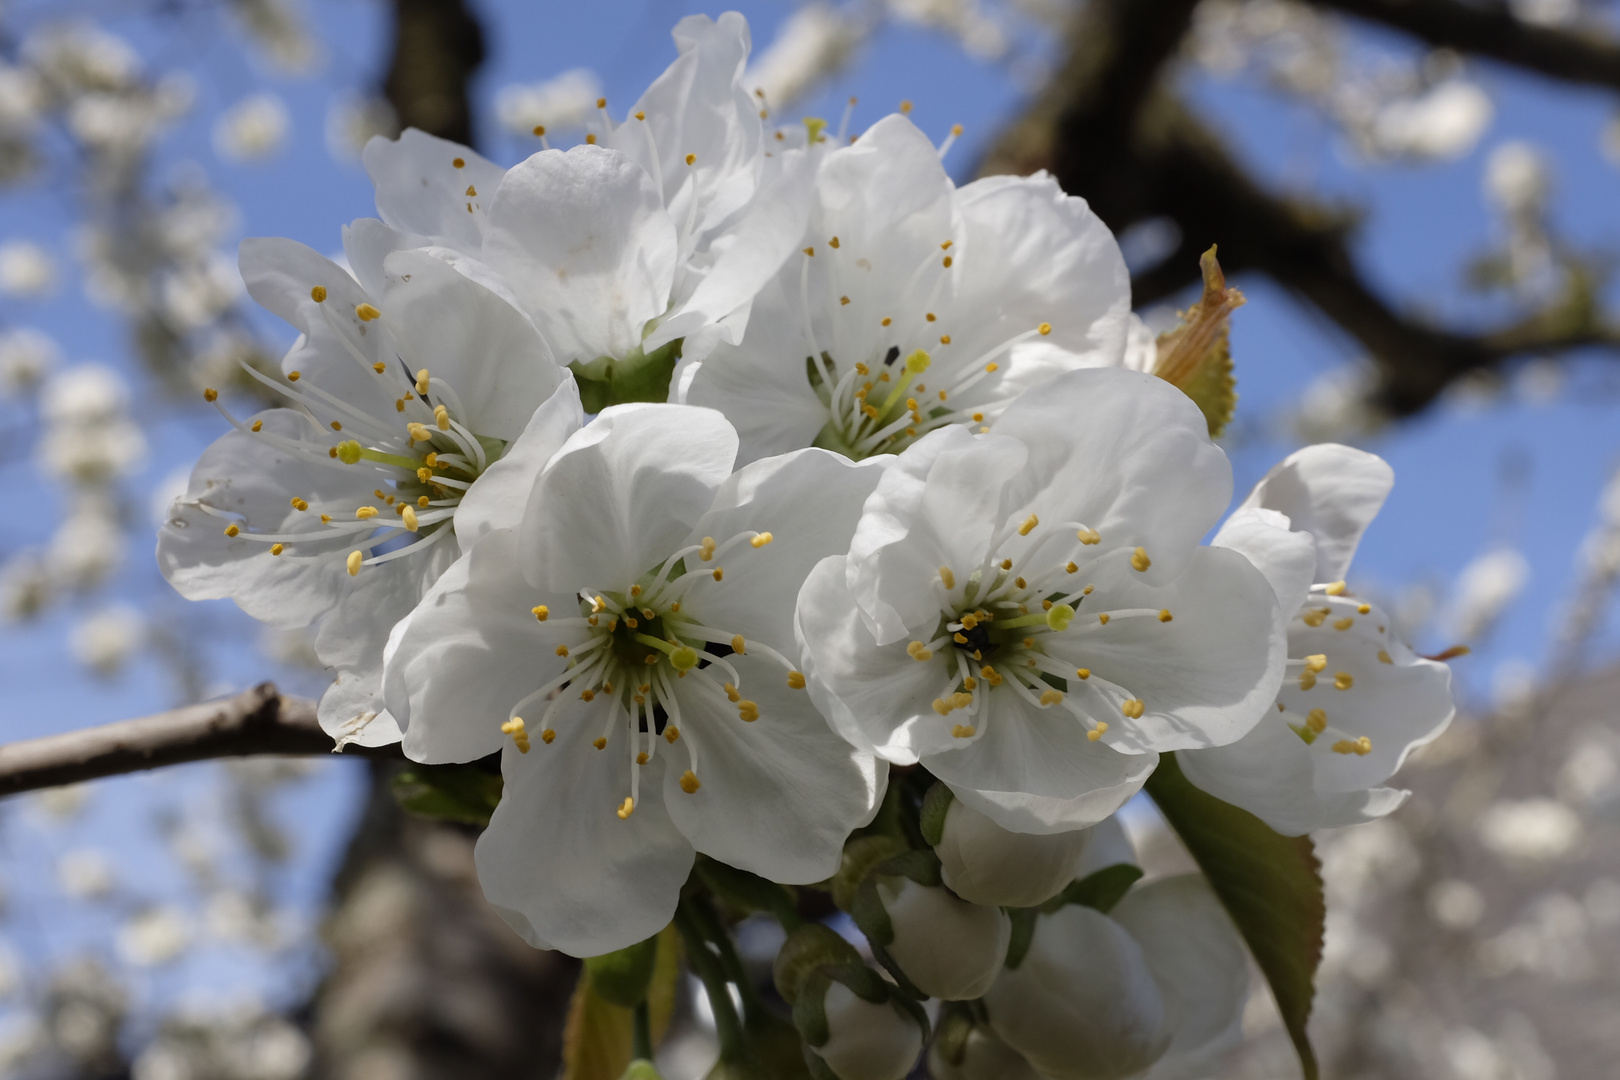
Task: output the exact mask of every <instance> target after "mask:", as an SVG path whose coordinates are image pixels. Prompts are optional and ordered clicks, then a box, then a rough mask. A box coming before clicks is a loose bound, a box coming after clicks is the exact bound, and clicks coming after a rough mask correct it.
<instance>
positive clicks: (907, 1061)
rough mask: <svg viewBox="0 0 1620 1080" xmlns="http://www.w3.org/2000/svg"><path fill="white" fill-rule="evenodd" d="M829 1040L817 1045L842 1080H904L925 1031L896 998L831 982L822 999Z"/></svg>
mask: <svg viewBox="0 0 1620 1080" xmlns="http://www.w3.org/2000/svg"><path fill="white" fill-rule="evenodd" d="M822 1009H823V1010H824V1011H825V1013H826V1016H827V1041H826V1042H824V1043H822V1044H821V1045H820V1046H817V1047H815V1048H814V1052H815V1054H816V1056H817V1057H819V1058H821V1060H822V1061H823V1062H824V1063H825V1064H826V1065H827V1067H828V1068H829V1069H831V1070H832V1072H833V1074H834V1075H835V1076H837V1077H838V1080H901V1078H902V1077H904V1076H905V1075H906V1074H907V1073H909V1072H910V1071H911V1067H912V1066H913V1065H915V1064H916V1063H917V1055H919V1054H921V1053H922V1046H923V1031H922V1028H921V1027H920V1026H918V1024H917V1021H916V1020H914V1019H912V1018H911V1017H910V1016H908V1015H906V1013H904V1012H903V1011H901V1010H900V1009H899V1008H898V1007H896V1006H895V1005H894V1004H893V1003H892V1002H882V1003H873V1002H870V1001H867V1000H865V999H864V998H860V997H857V996H856V994H855V992H854V991H853V990H851V989H849V987H847V986H845V985H843V984H842V983H836V982H835V983H829V984H828V986H827V996H826V997H825V998H823V999H822Z"/></svg>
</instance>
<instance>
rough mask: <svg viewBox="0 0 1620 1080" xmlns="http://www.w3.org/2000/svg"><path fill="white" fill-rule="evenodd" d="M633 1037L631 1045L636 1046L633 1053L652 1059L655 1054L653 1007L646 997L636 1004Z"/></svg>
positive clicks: (639, 1056) (648, 1059)
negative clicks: (649, 1004)
mask: <svg viewBox="0 0 1620 1080" xmlns="http://www.w3.org/2000/svg"><path fill="white" fill-rule="evenodd" d="M632 1039H633V1042H632V1043H631V1046H632V1047H633V1048H634V1049H633V1050H632V1053H633V1054H634V1055H635V1056H636V1057H638V1058H643V1059H645V1060H647V1061H651V1060H652V1056H653V1044H652V1009H651V1007H649V1006H648V1004H647V999H646V998H642V999H641V1004H639V1005H637V1006H636V1022H635V1030H634V1032H633V1034H632Z"/></svg>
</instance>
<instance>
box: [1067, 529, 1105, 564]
mask: <svg viewBox="0 0 1620 1080" xmlns="http://www.w3.org/2000/svg"><path fill="white" fill-rule="evenodd" d="M1074 538H1075V539H1076V540H1078V541H1080V542H1081V543H1082V544H1086V545H1087V546H1090V545H1092V544H1100V543H1102V533H1100V532H1098V531H1097V530H1096V529H1078V530H1076V531H1075V534H1074ZM1071 565H1072V564H1071Z"/></svg>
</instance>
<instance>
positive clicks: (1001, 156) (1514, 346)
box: [980, 0, 1620, 416]
mask: <svg viewBox="0 0 1620 1080" xmlns="http://www.w3.org/2000/svg"><path fill="white" fill-rule="evenodd" d="M1321 2H1322V3H1324V4H1328V5H1330V6H1335V7H1338V8H1341V9H1345V8H1350V7H1365V8H1368V9H1377V10H1380V11H1383V10H1386V9H1389V10H1394V9H1396V8H1398V9H1399V10H1401V11H1403V12H1404V11H1408V10H1409V9H1418V8H1430V7H1445V8H1454V7H1458V5H1456V4H1455V3H1452V2H1450V0H1414V2H1411V3H1404V4H1385V3H1382V2H1379V0H1321ZM1196 6H1197V5H1196V2H1189V0H1092V2H1091V3H1088V4H1086V5H1084V6H1083V7H1082V8H1081V9H1080V11H1079V13H1078V14H1077V16H1076V20H1075V23H1074V26H1073V28H1072V31H1071V33H1070V37H1069V55H1068V58H1067V60H1066V61H1065V63H1064V65H1063V66H1062V68H1061V69H1059V71H1058V72H1057V74H1056V75H1055V76H1054V77H1053V79H1052V81H1051V82H1050V84H1049V85H1048V86H1047V88H1046V90H1045V91H1044V92H1043V93H1042V94H1041V95H1040V97H1039V98H1038V99H1037V100H1036V101H1035V102H1034V103H1033V104H1032V105H1031V106H1030V107H1029V109H1028V110H1027V111H1026V113H1025V114H1024V115H1023V117H1021V118H1020V119H1019V120H1018V121H1017V122H1016V123H1014V124H1013V125H1012V126H1011V127H1009V128H1008V130H1007V131H1006V132H1005V134H1004V135H1003V136H1002V137H1001V139H1000V140H999V141H998V142H997V143H996V145H995V146H994V147H993V148H992V149H991V151H990V153H989V154H988V156H987V157H986V159H985V161H984V162H983V164H982V166H981V170H980V171H981V172H982V173H987V174H988V173H1005V172H1017V173H1029V172H1033V171H1035V170H1036V169H1043V168H1044V169H1049V170H1050V171H1051V172H1052V173H1053V174H1054V175H1055V176H1056V177H1057V179H1058V182H1059V183H1060V184H1062V185H1063V188H1064V189H1065V190H1066V191H1069V192H1071V193H1074V194H1077V195H1081V196H1084V197H1085V198H1086V199H1087V200H1088V201H1089V202H1090V203H1091V205H1092V207H1093V209H1095V210H1096V211H1097V213H1098V214H1099V215H1100V216H1101V217H1102V218H1103V220H1104V221H1106V222H1107V223H1108V224H1109V226H1110V227H1112V228H1113V229H1114V230H1115V231H1116V232H1118V231H1121V230H1123V229H1125V228H1127V227H1128V226H1130V225H1132V224H1134V223H1136V222H1139V221H1143V220H1147V219H1150V218H1155V217H1168V218H1170V219H1171V220H1173V221H1174V222H1175V223H1176V225H1177V226H1178V228H1179V229H1180V233H1181V243H1180V247H1179V249H1178V250H1177V251H1176V252H1175V253H1174V254H1173V255H1171V256H1170V257H1169V258H1168V259H1166V260H1165V261H1164V262H1162V263H1160V264H1159V266H1158V267H1157V268H1155V269H1153V270H1150V271H1149V272H1147V273H1145V274H1143V275H1140V276H1139V277H1138V278H1137V279H1136V280H1135V281H1134V282H1133V290H1134V297H1135V301H1136V303H1137V304H1139V305H1140V304H1146V303H1152V302H1153V301H1155V300H1159V299H1162V298H1163V297H1165V296H1167V295H1169V294H1171V293H1173V292H1175V291H1177V290H1178V289H1181V288H1183V287H1185V286H1187V285H1189V284H1192V283H1194V282H1196V281H1197V280H1198V255H1199V253H1200V252H1202V251H1204V250H1206V249H1207V248H1208V247H1209V245H1210V244H1212V243H1219V244H1220V248H1221V263H1222V265H1223V266H1224V267H1225V268H1226V269H1227V270H1228V271H1229V272H1234V273H1241V272H1244V271H1259V272H1261V273H1264V274H1266V275H1267V276H1269V277H1271V278H1273V279H1274V280H1276V281H1277V282H1279V283H1280V284H1282V285H1284V286H1285V287H1287V288H1288V289H1290V290H1292V291H1293V292H1295V293H1296V294H1298V295H1299V296H1300V297H1301V298H1302V299H1304V300H1306V301H1307V302H1309V303H1310V304H1311V305H1312V306H1314V307H1316V308H1317V309H1318V310H1320V311H1321V312H1322V313H1323V314H1325V315H1326V316H1327V317H1328V318H1329V319H1331V320H1332V321H1333V322H1335V323H1337V324H1338V325H1339V326H1340V327H1341V328H1343V329H1344V330H1345V331H1346V332H1347V333H1348V334H1350V335H1351V336H1353V337H1354V338H1356V339H1357V340H1359V341H1360V342H1361V344H1362V345H1363V346H1364V347H1365V348H1366V349H1367V351H1368V352H1369V354H1370V355H1371V358H1372V360H1373V362H1374V364H1375V366H1376V369H1377V374H1378V384H1377V386H1376V388H1375V390H1374V397H1375V402H1376V404H1378V405H1379V406H1380V407H1382V408H1383V409H1384V410H1386V411H1388V412H1389V413H1391V414H1393V415H1397V416H1403V415H1410V414H1412V413H1416V412H1418V411H1420V410H1422V409H1423V408H1425V407H1426V406H1428V405H1429V404H1430V403H1431V402H1433V401H1434V400H1435V398H1436V397H1437V396H1438V395H1439V394H1440V393H1441V391H1443V390H1444V389H1445V388H1446V386H1448V385H1449V384H1450V383H1451V382H1453V381H1455V380H1456V379H1458V378H1460V377H1462V376H1464V375H1467V374H1469V373H1471V372H1476V371H1481V370H1485V369H1489V368H1492V367H1494V366H1496V365H1498V364H1500V363H1501V362H1502V361H1504V360H1507V359H1510V358H1512V357H1515V356H1525V355H1533V354H1545V353H1556V352H1561V351H1566V350H1569V349H1575V348H1580V347H1583V346H1590V345H1602V346H1617V345H1620V327H1616V326H1615V325H1613V324H1612V323H1610V322H1608V321H1607V320H1606V319H1604V317H1603V315H1602V312H1601V311H1600V309H1599V308H1598V306H1597V304H1596V303H1595V302H1594V299H1593V297H1592V295H1591V291H1590V286H1589V283H1587V284H1586V285H1585V286H1584V287H1572V289H1571V291H1570V293H1569V294H1568V295H1566V296H1565V297H1563V298H1561V299H1559V300H1558V301H1556V302H1554V303H1553V304H1551V305H1550V306H1548V307H1546V308H1544V309H1542V310H1540V311H1537V312H1535V313H1533V314H1532V315H1530V316H1529V317H1527V318H1525V319H1523V320H1522V321H1520V322H1518V323H1515V324H1512V325H1508V326H1505V327H1499V328H1496V329H1492V330H1488V331H1482V332H1479V333H1464V332H1459V331H1457V330H1452V329H1447V328H1444V327H1440V326H1436V325H1434V324H1432V323H1430V322H1427V321H1425V320H1423V319H1421V318H1418V317H1415V316H1412V315H1408V314H1405V313H1402V312H1400V311H1398V310H1396V309H1395V308H1394V307H1392V306H1391V305H1390V304H1389V302H1388V301H1386V300H1385V299H1384V298H1383V297H1381V296H1380V295H1379V294H1378V293H1377V291H1376V290H1374V289H1373V288H1372V286H1371V285H1370V284H1369V283H1368V282H1367V280H1366V278H1365V276H1364V275H1363V274H1362V273H1361V272H1360V270H1359V269H1358V268H1357V266H1356V265H1355V261H1354V259H1352V257H1351V255H1350V250H1349V244H1348V239H1349V235H1350V232H1351V230H1352V228H1353V227H1354V225H1355V223H1356V216H1355V214H1354V213H1352V212H1350V211H1348V210H1345V209H1341V208H1334V207H1329V206H1325V205H1322V204H1319V203H1316V202H1312V201H1309V200H1306V199H1301V198H1292V197H1284V196H1281V195H1278V194H1276V193H1273V192H1271V191H1268V190H1266V189H1265V188H1264V187H1263V186H1262V185H1261V184H1260V183H1259V182H1257V181H1256V180H1255V179H1254V178H1253V177H1252V176H1250V175H1249V173H1248V171H1247V170H1245V169H1244V168H1243V167H1242V166H1241V165H1240V164H1239V163H1238V162H1237V160H1236V159H1235V158H1233V156H1232V155H1231V154H1229V153H1228V152H1227V150H1226V148H1225V146H1224V145H1223V144H1222V142H1221V140H1220V139H1219V137H1218V136H1216V134H1215V133H1214V132H1212V131H1211V130H1210V129H1209V128H1208V126H1207V125H1205V124H1203V123H1202V122H1200V121H1199V120H1198V119H1197V118H1196V117H1195V116H1194V115H1193V114H1192V112H1191V111H1190V110H1189V109H1188V108H1186V107H1185V106H1184V105H1183V104H1182V103H1181V102H1180V101H1179V100H1177V98H1176V97H1175V96H1174V94H1173V92H1172V90H1171V89H1170V88H1169V86H1168V85H1167V81H1166V80H1165V79H1164V78H1163V72H1164V69H1165V67H1166V66H1167V64H1168V63H1169V61H1171V60H1172V59H1173V58H1174V56H1175V54H1176V52H1177V48H1178V46H1179V44H1180V41H1181V38H1182V37H1183V36H1184V34H1185V32H1186V30H1187V28H1188V26H1189V24H1190V21H1191V17H1192V12H1193V9H1194V8H1195V7H1196ZM1492 19H1493V20H1495V21H1493V22H1492V23H1491V25H1495V24H1496V22H1499V21H1500V19H1499V18H1498V17H1497V16H1492ZM1510 22H1512V26H1510V27H1509V30H1513V29H1514V28H1517V30H1519V31H1525V32H1528V30H1529V29H1530V28H1529V27H1524V26H1523V25H1522V24H1518V23H1517V22H1516V21H1515V20H1510ZM1468 25H1473V24H1468ZM1552 39H1557V40H1558V41H1565V39H1567V41H1569V42H1578V41H1585V40H1586V39H1583V38H1577V37H1575V36H1574V35H1570V34H1567V33H1565V34H1552V35H1551V37H1547V36H1545V35H1543V36H1536V37H1534V40H1535V41H1536V42H1539V43H1541V44H1540V45H1538V46H1537V47H1538V48H1540V47H1543V46H1545V47H1548V48H1550V47H1551V46H1547V45H1546V42H1547V41H1549V40H1552ZM1589 44H1590V45H1591V48H1592V49H1595V50H1599V51H1602V49H1603V48H1608V49H1610V50H1611V51H1610V52H1609V53H1607V54H1606V55H1614V56H1615V57H1616V58H1617V59H1620V48H1614V47H1612V46H1608V47H1605V46H1601V43H1589ZM1593 70H1596V68H1595V67H1594V68H1593ZM1612 74H1613V76H1614V80H1615V82H1616V85H1620V67H1617V68H1616V69H1615V71H1614V72H1613V73H1612Z"/></svg>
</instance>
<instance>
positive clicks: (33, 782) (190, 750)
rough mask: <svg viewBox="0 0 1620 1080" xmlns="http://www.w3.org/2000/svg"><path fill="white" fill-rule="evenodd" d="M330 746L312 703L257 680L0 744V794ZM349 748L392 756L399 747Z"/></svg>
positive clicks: (313, 751)
mask: <svg viewBox="0 0 1620 1080" xmlns="http://www.w3.org/2000/svg"><path fill="white" fill-rule="evenodd" d="M331 752H332V737H331V736H330V735H328V734H326V733H325V732H324V731H322V730H321V726H320V724H319V723H318V722H317V721H316V719H315V703H314V702H313V701H307V700H305V699H303V698H294V697H283V696H282V695H281V694H280V693H279V692H278V691H277V690H276V687H275V684H274V683H268V682H265V683H260V684H259V685H258V686H255V687H253V688H252V689H251V690H245V691H243V692H242V693H240V694H238V695H236V696H235V697H233V698H227V699H226V700H224V701H213V702H208V703H206V704H202V705H187V706H185V707H184V708H180V709H171V710H169V711H168V712H162V713H156V714H154V715H152V716H143V717H140V718H138V719H135V720H120V721H118V722H117V723H112V724H103V725H101V726H100V727H93V728H84V729H81V730H79V731H68V732H63V733H62V734H60V735H46V736H43V737H41V738H38V739H25V740H23V741H22V742H14V743H9V744H7V745H4V746H0V796H6V795H16V794H18V793H20V792H24V791H37V790H39V789H40V788H48V787H59V786H61V785H63V784H73V783H78V782H80V781H84V780H97V779H100V778H101V777H104V776H118V775H121V774H123V773H132V772H140V771H142V770H145V769H156V768H161V767H163V766H165V765H179V764H182V763H183V762H187V761H202V760H205V759H209V758H223V757H248V756H252V755H257V754H276V755H286V756H295V755H306V754H327V753H331ZM348 753H349V754H351V755H354V754H358V755H361V756H365V757H399V756H400V752H399V746H398V745H397V744H396V745H393V746H381V747H353V748H352V749H351V750H349V751H348Z"/></svg>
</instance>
